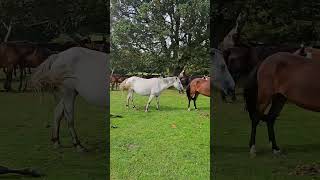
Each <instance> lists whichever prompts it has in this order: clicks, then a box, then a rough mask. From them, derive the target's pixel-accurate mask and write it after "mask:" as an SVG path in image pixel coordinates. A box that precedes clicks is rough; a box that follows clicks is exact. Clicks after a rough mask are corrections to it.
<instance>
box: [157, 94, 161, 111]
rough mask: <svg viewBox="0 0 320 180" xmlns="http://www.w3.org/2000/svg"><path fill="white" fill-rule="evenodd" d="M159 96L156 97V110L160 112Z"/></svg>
mask: <svg viewBox="0 0 320 180" xmlns="http://www.w3.org/2000/svg"><path fill="white" fill-rule="evenodd" d="M159 99H160V96H156V100H157V110H160V102H159Z"/></svg>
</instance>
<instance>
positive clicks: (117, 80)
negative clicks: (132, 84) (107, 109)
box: [110, 74, 127, 90]
mask: <svg viewBox="0 0 320 180" xmlns="http://www.w3.org/2000/svg"><path fill="white" fill-rule="evenodd" d="M125 79H127V77H126V76H122V75H120V74H112V75H111V77H110V82H111V90H114V89H115V90H118V89H119V84H121V83H122V82H123V81H124V80H125Z"/></svg>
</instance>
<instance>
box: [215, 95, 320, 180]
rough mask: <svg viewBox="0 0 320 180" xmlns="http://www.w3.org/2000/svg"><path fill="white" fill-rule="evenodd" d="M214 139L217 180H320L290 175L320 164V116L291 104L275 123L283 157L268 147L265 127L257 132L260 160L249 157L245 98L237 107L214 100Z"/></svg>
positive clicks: (248, 128) (248, 126) (241, 99)
mask: <svg viewBox="0 0 320 180" xmlns="http://www.w3.org/2000/svg"><path fill="white" fill-rule="evenodd" d="M215 97H216V98H215V106H214V110H215V116H214V130H215V131H214V137H215V146H214V149H215V159H214V161H215V168H214V171H215V177H216V179H217V180H220V179H221V180H222V179H223V180H229V179H230V180H242V179H245V180H283V179H290V180H291V179H292V180H295V179H299V180H310V179H319V177H311V176H294V175H289V174H290V172H292V171H293V170H294V168H295V167H296V166H297V165H300V164H311V163H314V162H320V138H319V127H320V114H319V113H315V112H310V111H307V110H304V109H302V108H299V107H296V106H295V105H292V104H287V105H285V108H284V109H283V111H282V112H281V115H280V117H279V118H278V119H277V121H276V125H275V133H276V137H277V143H278V145H279V146H280V148H281V149H282V151H283V156H281V157H275V156H274V155H273V154H272V152H271V148H270V147H269V143H268V138H267V128H266V125H265V124H264V123H261V124H262V125H259V126H258V129H257V139H256V145H257V151H258V152H257V157H256V158H253V159H252V158H250V157H249V147H248V144H249V135H250V131H251V123H250V121H249V117H248V114H247V112H245V111H244V103H243V98H242V97H240V96H239V97H238V99H239V100H238V102H237V103H235V104H226V103H222V102H221V100H220V97H219V95H218V94H216V96H215Z"/></svg>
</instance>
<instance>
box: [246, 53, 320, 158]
mask: <svg viewBox="0 0 320 180" xmlns="http://www.w3.org/2000/svg"><path fill="white" fill-rule="evenodd" d="M319 69H320V61H317V60H310V59H307V58H305V57H302V56H298V55H294V54H292V53H285V52H279V53H276V54H274V55H271V56H269V57H268V58H266V59H265V60H264V61H263V62H262V63H261V65H260V66H257V67H256V68H255V69H254V70H253V71H252V72H251V74H250V76H249V79H248V83H247V84H246V86H245V89H244V98H245V104H246V109H247V111H248V113H249V117H250V119H251V137H250V143H249V147H250V154H251V155H253V156H255V155H256V148H255V137H256V128H257V125H258V123H259V121H261V120H262V121H265V122H266V123H267V128H268V135H269V141H270V142H271V144H272V151H273V153H274V154H278V153H280V148H279V147H278V145H277V144H276V138H275V133H274V124H275V120H276V118H277V117H278V116H279V114H280V112H281V110H282V108H283V106H284V104H285V102H286V101H289V102H292V103H294V104H296V105H297V106H299V107H302V108H304V109H307V110H311V111H320V96H319V91H320V84H319V83H315V82H317V80H318V78H319V77H320V71H319ZM268 107H270V109H269V111H267V109H268Z"/></svg>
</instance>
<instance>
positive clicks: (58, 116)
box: [51, 100, 63, 148]
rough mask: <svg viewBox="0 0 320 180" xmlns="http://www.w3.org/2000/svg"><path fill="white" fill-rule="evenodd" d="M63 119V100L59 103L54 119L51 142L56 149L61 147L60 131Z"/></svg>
mask: <svg viewBox="0 0 320 180" xmlns="http://www.w3.org/2000/svg"><path fill="white" fill-rule="evenodd" d="M62 118H63V102H62V100H61V101H60V102H59V103H58V105H57V106H56V108H55V111H54V118H53V130H52V137H51V141H52V142H53V145H54V147H55V148H58V147H60V139H59V131H60V122H61V120H62Z"/></svg>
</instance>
